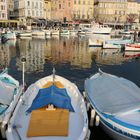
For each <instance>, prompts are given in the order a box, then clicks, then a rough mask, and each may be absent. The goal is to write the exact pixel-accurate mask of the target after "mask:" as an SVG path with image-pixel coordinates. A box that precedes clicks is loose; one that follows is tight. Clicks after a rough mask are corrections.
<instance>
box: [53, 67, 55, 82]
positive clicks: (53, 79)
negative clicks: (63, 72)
mask: <svg viewBox="0 0 140 140" xmlns="http://www.w3.org/2000/svg"><path fill="white" fill-rule="evenodd" d="M54 82H55V67H53V84H54Z"/></svg>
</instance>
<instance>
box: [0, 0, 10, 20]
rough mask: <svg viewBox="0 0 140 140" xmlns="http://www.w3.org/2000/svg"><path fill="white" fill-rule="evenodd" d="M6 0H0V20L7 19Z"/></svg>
mask: <svg viewBox="0 0 140 140" xmlns="http://www.w3.org/2000/svg"><path fill="white" fill-rule="evenodd" d="M7 19H8V17H7V0H1V1H0V20H7Z"/></svg>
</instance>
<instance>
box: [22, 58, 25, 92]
mask: <svg viewBox="0 0 140 140" xmlns="http://www.w3.org/2000/svg"><path fill="white" fill-rule="evenodd" d="M21 62H22V86H23V91H24V90H25V81H24V80H25V75H24V73H25V62H26V58H25V57H24V56H23V57H22V58H21Z"/></svg>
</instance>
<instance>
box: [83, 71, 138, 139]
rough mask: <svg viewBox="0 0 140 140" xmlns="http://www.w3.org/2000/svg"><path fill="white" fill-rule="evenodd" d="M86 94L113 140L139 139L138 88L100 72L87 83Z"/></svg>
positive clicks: (131, 83) (125, 80)
mask: <svg viewBox="0 0 140 140" xmlns="http://www.w3.org/2000/svg"><path fill="white" fill-rule="evenodd" d="M85 90H86V93H87V94H86V97H87V99H88V101H89V102H90V104H91V106H92V107H93V108H94V110H95V112H96V118H98V119H97V120H96V121H98V124H99V125H101V126H102V127H103V128H104V129H105V131H106V132H107V133H108V134H109V135H110V136H111V137H113V138H114V139H117V140H132V139H140V111H139V110H140V88H139V87H138V86H136V85H135V84H134V83H133V82H131V81H129V80H127V79H125V78H121V77H117V76H115V75H111V74H107V73H104V72H102V71H101V70H99V72H98V73H96V74H95V75H93V76H91V77H90V78H89V79H87V80H86V81H85ZM99 121H100V123H99Z"/></svg>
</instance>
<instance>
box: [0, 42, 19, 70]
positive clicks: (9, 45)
mask: <svg viewBox="0 0 140 140" xmlns="http://www.w3.org/2000/svg"><path fill="white" fill-rule="evenodd" d="M15 46H16V41H15V40H8V41H7V42H6V43H4V44H0V70H2V69H3V68H6V67H8V66H9V64H10V61H11V59H12V58H13V57H15V56H16V52H15Z"/></svg>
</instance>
